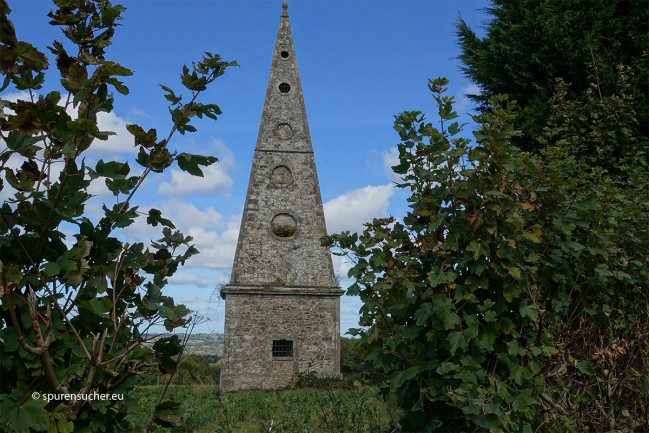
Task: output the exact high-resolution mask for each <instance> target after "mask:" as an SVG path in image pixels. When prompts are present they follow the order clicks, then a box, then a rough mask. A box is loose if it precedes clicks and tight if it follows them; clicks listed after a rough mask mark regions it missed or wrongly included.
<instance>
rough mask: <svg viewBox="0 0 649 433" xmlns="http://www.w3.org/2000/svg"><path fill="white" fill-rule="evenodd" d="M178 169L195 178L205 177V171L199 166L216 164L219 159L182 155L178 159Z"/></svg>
mask: <svg viewBox="0 0 649 433" xmlns="http://www.w3.org/2000/svg"><path fill="white" fill-rule="evenodd" d="M176 161H177V162H178V168H180V169H181V170H183V171H186V172H188V173H189V174H192V175H194V176H200V177H203V171H202V170H201V169H200V168H199V167H198V166H199V165H203V166H208V165H211V164H214V163H215V162H216V161H218V159H217V158H216V157H214V156H202V155H192V154H189V153H184V152H183V153H180V154H178V156H177V157H176Z"/></svg>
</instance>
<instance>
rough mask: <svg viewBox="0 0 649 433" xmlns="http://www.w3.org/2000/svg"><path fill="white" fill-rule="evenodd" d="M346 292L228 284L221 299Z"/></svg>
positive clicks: (342, 292) (223, 289)
mask: <svg viewBox="0 0 649 433" xmlns="http://www.w3.org/2000/svg"><path fill="white" fill-rule="evenodd" d="M344 293H345V291H344V290H343V289H341V288H340V287H322V286H270V285H268V286H265V285H261V284H228V285H227V286H225V287H223V288H222V289H221V297H222V298H223V299H225V295H309V296H341V295H342V294H344Z"/></svg>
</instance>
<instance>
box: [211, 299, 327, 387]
mask: <svg viewBox="0 0 649 433" xmlns="http://www.w3.org/2000/svg"><path fill="white" fill-rule="evenodd" d="M225 315H226V322H225V323H226V329H225V333H226V335H228V339H227V340H226V343H225V344H226V346H225V357H224V360H223V361H224V365H223V372H222V375H221V388H222V389H223V390H224V391H228V390H232V389H272V388H278V387H281V386H285V385H288V384H289V383H290V381H291V380H292V378H293V375H294V374H295V373H306V372H313V373H316V374H318V375H320V376H328V377H332V376H334V377H335V376H339V375H340V373H339V371H340V358H339V357H340V352H339V344H340V325H339V323H340V318H339V315H340V298H339V297H338V296H308V295H247V294H242V295H239V294H228V295H227V302H226V307H225ZM273 339H288V340H292V341H293V357H291V358H279V359H278V358H273V356H272V342H273Z"/></svg>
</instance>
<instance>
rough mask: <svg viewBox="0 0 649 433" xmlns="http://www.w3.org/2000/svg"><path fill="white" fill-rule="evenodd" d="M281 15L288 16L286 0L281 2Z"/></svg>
mask: <svg viewBox="0 0 649 433" xmlns="http://www.w3.org/2000/svg"><path fill="white" fill-rule="evenodd" d="M282 16H283V17H287V16H288V2H287V1H286V0H284V2H283V3H282Z"/></svg>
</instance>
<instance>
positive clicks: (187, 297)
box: [180, 296, 198, 303]
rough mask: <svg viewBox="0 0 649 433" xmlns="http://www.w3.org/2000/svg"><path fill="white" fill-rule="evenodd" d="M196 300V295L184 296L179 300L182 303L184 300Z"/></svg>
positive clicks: (188, 301)
mask: <svg viewBox="0 0 649 433" xmlns="http://www.w3.org/2000/svg"><path fill="white" fill-rule="evenodd" d="M197 300H198V296H185V297H184V298H182V299H181V300H180V301H181V302H183V303H184V302H187V303H190V302H195V301H197Z"/></svg>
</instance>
